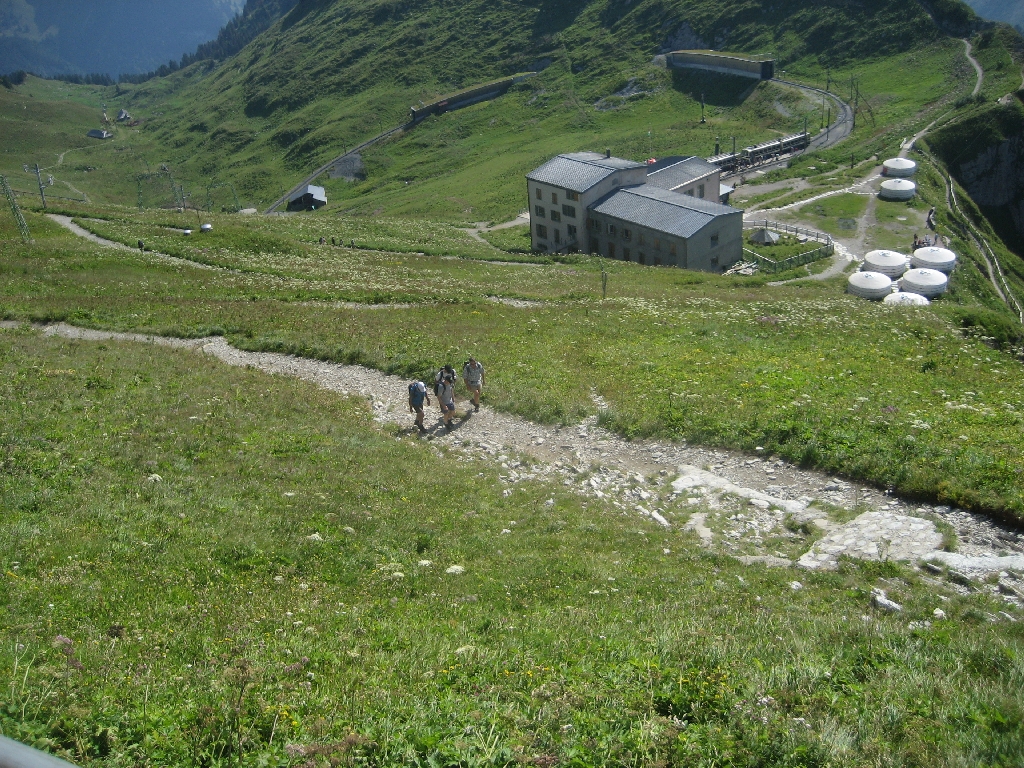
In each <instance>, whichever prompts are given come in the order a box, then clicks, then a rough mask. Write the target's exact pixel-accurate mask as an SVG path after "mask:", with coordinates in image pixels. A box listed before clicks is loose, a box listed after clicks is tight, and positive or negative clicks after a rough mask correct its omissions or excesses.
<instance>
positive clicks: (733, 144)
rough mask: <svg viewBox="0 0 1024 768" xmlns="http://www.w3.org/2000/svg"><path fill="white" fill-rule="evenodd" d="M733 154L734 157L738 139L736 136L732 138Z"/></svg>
mask: <svg viewBox="0 0 1024 768" xmlns="http://www.w3.org/2000/svg"><path fill="white" fill-rule="evenodd" d="M732 153H733V154H734V155H735V154H736V137H735V136H733V137H732Z"/></svg>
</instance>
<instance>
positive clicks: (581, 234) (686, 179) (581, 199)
mask: <svg viewBox="0 0 1024 768" xmlns="http://www.w3.org/2000/svg"><path fill="white" fill-rule="evenodd" d="M720 173H721V172H720V169H719V168H717V167H716V166H714V165H712V164H710V163H708V162H707V161H705V160H702V159H700V158H693V157H679V158H667V159H666V160H663V161H661V162H656V163H652V164H649V165H648V164H644V163H636V162H633V161H631V160H623V159H622V158H618V157H612V156H611V154H610V153H606V154H604V155H601V154H599V153H596V152H573V153H569V154H564V155H558V156H557V157H554V158H552V159H551V160H549V161H548V162H546V163H544V165H542V166H540V167H539V168H537V169H535V170H533V171H531V172H530V173H528V174H527V175H526V179H527V188H528V194H529V197H530V231H531V240H532V244H533V249H534V250H536V251H548V252H558V251H562V252H569V251H584V252H587V253H593V254H598V255H601V256H606V257H608V258H610V259H619V260H622V261H633V262H636V263H638V264H649V265H653V266H660V265H664V266H676V267H682V268H683V269H695V270H701V271H704V272H721V271H724V270H725V269H727V268H728V267H730V266H732V265H733V264H735V263H736V262H737V261H740V259H741V258H742V255H743V212H742V211H741V210H739V209H737V208H732V207H730V206H728V205H724V204H723V203H722V202H720V200H721V199H722V189H721V185H720ZM727 189H728V188H727ZM728 191H731V190H728ZM728 191H727V192H726V195H728Z"/></svg>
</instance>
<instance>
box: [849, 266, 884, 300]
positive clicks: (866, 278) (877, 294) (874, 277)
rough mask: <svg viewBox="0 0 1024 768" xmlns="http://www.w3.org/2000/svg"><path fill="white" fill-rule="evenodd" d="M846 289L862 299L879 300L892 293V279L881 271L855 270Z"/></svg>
mask: <svg viewBox="0 0 1024 768" xmlns="http://www.w3.org/2000/svg"><path fill="white" fill-rule="evenodd" d="M846 290H847V291H848V292H849V293H851V294H852V295H854V296H859V297H860V298H862V299H871V300H873V301H878V300H879V299H884V298H885V297H886V296H888V295H889V294H890V293H892V280H891V279H890V278H889V277H887V276H886V275H883V274H882V273H880V272H854V273H853V274H852V275H850V279H849V280H848V281H847V284H846Z"/></svg>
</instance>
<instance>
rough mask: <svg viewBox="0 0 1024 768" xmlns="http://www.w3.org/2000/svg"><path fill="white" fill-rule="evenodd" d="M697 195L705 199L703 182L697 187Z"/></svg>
mask: <svg viewBox="0 0 1024 768" xmlns="http://www.w3.org/2000/svg"><path fill="white" fill-rule="evenodd" d="M697 197H699V198H701V199H703V197H704V185H703V184H701V185H700V186H699V187H697Z"/></svg>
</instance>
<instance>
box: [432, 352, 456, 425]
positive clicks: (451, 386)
mask: <svg viewBox="0 0 1024 768" xmlns="http://www.w3.org/2000/svg"><path fill="white" fill-rule="evenodd" d="M434 394H435V395H437V402H438V404H439V405H440V406H441V416H442V418H443V419H444V428H445V429H451V428H452V417H453V416H455V369H454V368H452V367H451V366H450V365H446V366H444V367H443V368H441V370H439V371H438V372H437V375H436V376H435V377H434Z"/></svg>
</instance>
